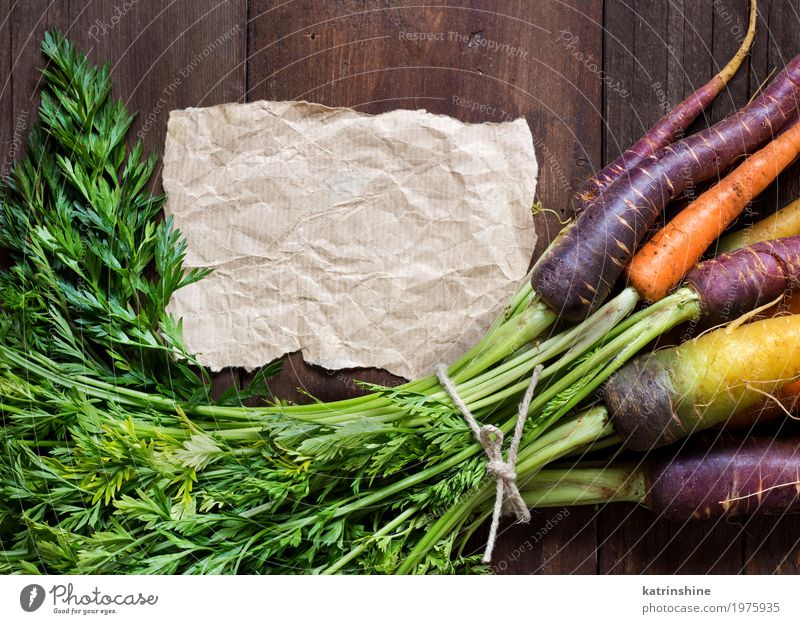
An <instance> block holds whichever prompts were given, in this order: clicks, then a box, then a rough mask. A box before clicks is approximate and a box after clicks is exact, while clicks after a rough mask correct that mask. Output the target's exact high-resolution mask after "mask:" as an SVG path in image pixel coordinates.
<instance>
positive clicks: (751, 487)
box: [644, 438, 800, 520]
mask: <svg viewBox="0 0 800 624" xmlns="http://www.w3.org/2000/svg"><path fill="white" fill-rule="evenodd" d="M645 475H646V477H645V478H646V491H647V494H646V498H645V501H644V504H645V505H646V506H647V507H650V509H652V510H653V511H654V512H655V513H657V514H658V515H659V516H662V517H665V518H669V519H673V520H688V519H690V518H691V519H695V518H697V519H702V518H716V517H720V516H739V515H744V514H752V513H766V514H779V513H791V512H794V513H797V512H800V440H797V439H795V440H780V439H771V438H765V439H757V438H749V439H747V440H744V441H734V442H725V443H722V444H718V445H715V446H714V447H713V448H712V449H711V450H709V449H698V450H691V451H688V452H687V451H682V452H680V453H679V454H678V455H677V456H675V454H674V453H663V452H661V453H657V454H655V456H654V457H651V458H648V460H647V462H646V467H645Z"/></svg>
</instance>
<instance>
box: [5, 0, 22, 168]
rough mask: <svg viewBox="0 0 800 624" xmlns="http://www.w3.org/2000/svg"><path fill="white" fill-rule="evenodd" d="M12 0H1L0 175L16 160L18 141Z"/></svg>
mask: <svg viewBox="0 0 800 624" xmlns="http://www.w3.org/2000/svg"><path fill="white" fill-rule="evenodd" d="M10 9H11V0H0V111H2V112H3V114H2V115H0V176H2V175H6V174H7V173H8V171H9V169H10V166H11V163H12V162H13V161H14V156H15V152H16V151H17V150H18V147H17V143H18V142H19V140H20V138H24V137H20V138H17V139H16V140H15V139H14V136H13V135H14V127H15V126H16V123H15V121H14V119H13V117H12V116H11V114H10V113H11V100H12V94H11V88H12V86H11V11H10Z"/></svg>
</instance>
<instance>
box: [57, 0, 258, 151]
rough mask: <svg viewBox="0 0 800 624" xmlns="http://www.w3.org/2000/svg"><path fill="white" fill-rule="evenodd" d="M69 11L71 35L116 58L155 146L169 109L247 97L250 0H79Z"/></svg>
mask: <svg viewBox="0 0 800 624" xmlns="http://www.w3.org/2000/svg"><path fill="white" fill-rule="evenodd" d="M125 7H129V8H128V9H127V10H125ZM70 18H71V22H72V27H71V38H72V40H73V41H74V42H75V43H76V44H78V45H80V46H81V47H82V49H84V50H87V51H88V54H89V57H90V59H91V60H92V61H93V62H96V63H100V62H106V61H108V62H110V63H111V66H112V78H113V80H114V89H115V92H114V93H115V96H117V97H120V98H122V99H123V100H124V101H125V102H126V104H127V105H128V107H129V108H130V109H131V110H133V111H138V113H139V115H138V118H137V120H136V123H135V126H134V128H133V132H134V134H135V135H136V136H138V137H139V138H141V139H142V140H143V141H144V144H145V147H146V148H147V149H148V150H156V151H158V152H159V153H160V152H161V151H162V149H163V145H164V137H165V134H166V124H167V118H168V116H169V111H170V110H174V109H178V108H186V107H188V106H210V105H213V104H221V103H224V102H235V101H240V100H243V98H244V92H245V69H244V68H245V59H246V53H247V51H246V47H247V46H246V40H247V29H246V27H245V24H246V21H247V0H222V1H220V0H176V1H174V2H169V3H164V2H161V1H160V0H138V1H137V2H135V3H127V4H126V3H119V4H117V3H111V2H108V3H98V2H94V1H93V0H72V1H71V2H70Z"/></svg>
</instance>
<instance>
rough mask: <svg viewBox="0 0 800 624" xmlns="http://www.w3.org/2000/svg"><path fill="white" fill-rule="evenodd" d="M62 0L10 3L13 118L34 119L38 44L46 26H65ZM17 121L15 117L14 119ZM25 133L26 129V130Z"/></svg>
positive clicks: (37, 75)
mask: <svg viewBox="0 0 800 624" xmlns="http://www.w3.org/2000/svg"><path fill="white" fill-rule="evenodd" d="M66 8H67V7H66V3H65V2H58V1H55V0H31V1H30V2H26V3H24V4H23V3H21V2H13V3H12V6H11V14H10V21H11V90H12V103H11V110H12V115H13V119H14V120H20V119H27V120H28V125H30V123H33V121H34V120H35V119H36V115H37V110H38V107H39V93H38V92H39V83H40V79H41V74H40V72H39V68H41V67H42V66H43V64H44V62H43V60H42V55H41V52H40V51H39V47H40V45H41V43H42V37H43V36H44V33H45V31H46V30H47V29H48V28H58V29H60V30H61V31H62V32H66V31H68V30H69V21H68V16H67V10H66ZM15 123H17V121H15ZM26 134H27V132H26Z"/></svg>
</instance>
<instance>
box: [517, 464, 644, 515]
mask: <svg viewBox="0 0 800 624" xmlns="http://www.w3.org/2000/svg"><path fill="white" fill-rule="evenodd" d="M520 493H521V494H522V498H523V499H524V500H525V503H526V504H527V505H528V506H529V507H531V508H542V507H569V506H571V505H601V504H606V503H616V502H627V503H637V504H643V503H644V501H645V500H646V495H647V484H646V482H645V475H644V471H643V470H641V469H639V468H637V467H635V466H629V465H611V466H604V467H600V468H581V467H580V465H579V466H578V467H573V468H560V469H556V468H547V469H545V470H541V471H539V472H538V473H537V474H536V475H534V476H532V477H531V478H530V479H528V481H527V483H525V486H524V488H521V489H520Z"/></svg>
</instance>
